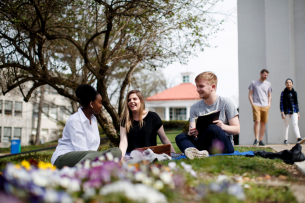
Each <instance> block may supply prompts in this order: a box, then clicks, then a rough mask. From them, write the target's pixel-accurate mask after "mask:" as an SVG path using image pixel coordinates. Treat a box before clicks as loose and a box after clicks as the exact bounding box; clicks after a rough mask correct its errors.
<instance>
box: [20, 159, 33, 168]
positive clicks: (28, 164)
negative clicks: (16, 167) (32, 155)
mask: <svg viewBox="0 0 305 203" xmlns="http://www.w3.org/2000/svg"><path fill="white" fill-rule="evenodd" d="M20 165H21V166H23V167H24V168H25V169H26V170H30V169H31V164H30V163H29V162H28V161H26V160H23V161H21V164H20Z"/></svg>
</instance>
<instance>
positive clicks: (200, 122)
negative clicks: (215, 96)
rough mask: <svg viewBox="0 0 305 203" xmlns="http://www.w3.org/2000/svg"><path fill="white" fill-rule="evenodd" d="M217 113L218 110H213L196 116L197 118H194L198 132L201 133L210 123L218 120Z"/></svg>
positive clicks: (218, 112)
mask: <svg viewBox="0 0 305 203" xmlns="http://www.w3.org/2000/svg"><path fill="white" fill-rule="evenodd" d="M219 114H220V110H215V111H212V112H209V113H207V114H204V115H202V116H199V117H197V119H195V122H196V128H197V130H198V134H200V133H202V132H203V131H204V130H205V129H206V128H207V127H208V126H209V125H210V124H213V121H216V120H218V119H219Z"/></svg>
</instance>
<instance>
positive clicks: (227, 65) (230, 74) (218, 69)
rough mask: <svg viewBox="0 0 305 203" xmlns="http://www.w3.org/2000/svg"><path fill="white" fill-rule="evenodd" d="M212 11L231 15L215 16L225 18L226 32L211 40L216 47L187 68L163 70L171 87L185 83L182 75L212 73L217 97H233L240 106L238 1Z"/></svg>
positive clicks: (176, 65)
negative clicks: (214, 76)
mask: <svg viewBox="0 0 305 203" xmlns="http://www.w3.org/2000/svg"><path fill="white" fill-rule="evenodd" d="M213 12H215V13H225V14H230V15H229V16H225V15H223V14H212V15H214V17H215V18H221V19H226V20H225V22H224V23H223V26H222V29H223V30H222V31H220V32H218V33H217V34H216V35H215V36H214V38H213V39H211V40H210V41H209V43H210V44H211V45H212V47H215V46H217V47H216V48H205V50H204V52H201V53H199V54H198V57H194V58H191V59H190V60H189V63H188V64H187V65H183V66H182V65H181V64H180V63H173V64H171V65H169V66H168V67H166V68H164V69H162V71H163V73H164V76H165V78H166V80H167V81H168V84H169V85H170V86H171V87H173V86H176V85H179V84H180V83H181V82H182V77H181V73H182V72H186V71H188V72H192V73H194V76H195V77H196V76H197V75H198V74H200V73H202V72H204V71H212V72H214V73H215V74H216V75H217V77H218V85H217V86H218V87H217V94H218V95H220V96H224V97H229V98H231V99H232V100H233V101H234V103H235V105H236V106H238V44H237V0H224V1H221V2H218V4H217V5H216V7H215V8H214V10H213ZM173 73H174V74H173Z"/></svg>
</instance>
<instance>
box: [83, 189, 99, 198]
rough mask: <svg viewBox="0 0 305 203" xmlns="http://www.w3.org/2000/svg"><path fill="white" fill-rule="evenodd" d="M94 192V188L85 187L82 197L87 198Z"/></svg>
mask: <svg viewBox="0 0 305 203" xmlns="http://www.w3.org/2000/svg"><path fill="white" fill-rule="evenodd" d="M95 194H96V191H95V189H94V188H91V187H89V188H86V190H85V193H84V194H83V197H84V198H85V199H88V198H90V197H92V196H94V195H95Z"/></svg>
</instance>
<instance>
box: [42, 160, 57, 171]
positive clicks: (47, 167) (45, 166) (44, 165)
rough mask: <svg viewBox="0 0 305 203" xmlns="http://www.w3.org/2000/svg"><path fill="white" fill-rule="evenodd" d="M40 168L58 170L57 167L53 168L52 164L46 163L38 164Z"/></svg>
mask: <svg viewBox="0 0 305 203" xmlns="http://www.w3.org/2000/svg"><path fill="white" fill-rule="evenodd" d="M38 168H40V169H44V170H46V169H51V170H55V169H56V167H55V166H53V165H52V164H51V163H45V162H43V161H40V162H39V163H38Z"/></svg>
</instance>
